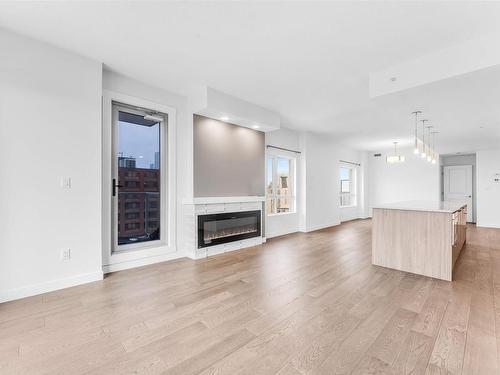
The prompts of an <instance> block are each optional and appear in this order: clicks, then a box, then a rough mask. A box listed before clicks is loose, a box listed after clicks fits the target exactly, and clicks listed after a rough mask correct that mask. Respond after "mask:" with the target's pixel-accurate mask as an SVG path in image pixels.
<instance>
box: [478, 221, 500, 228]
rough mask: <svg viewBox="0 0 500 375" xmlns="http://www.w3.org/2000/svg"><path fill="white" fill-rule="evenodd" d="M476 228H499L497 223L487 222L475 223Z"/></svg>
mask: <svg viewBox="0 0 500 375" xmlns="http://www.w3.org/2000/svg"><path fill="white" fill-rule="evenodd" d="M476 227H481V228H500V226H499V225H498V224H497V223H488V222H477V223H476Z"/></svg>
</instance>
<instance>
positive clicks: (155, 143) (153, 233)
mask: <svg viewBox="0 0 500 375" xmlns="http://www.w3.org/2000/svg"><path fill="white" fill-rule="evenodd" d="M116 126H117V128H116V132H117V146H116V149H117V155H116V162H117V165H118V185H119V189H118V223H117V227H118V228H117V229H118V245H125V244H130V243H138V242H146V241H153V240H158V239H160V207H161V206H160V181H161V176H160V123H159V122H157V121H150V120H145V119H144V116H141V115H137V114H135V113H129V112H126V111H119V112H118V122H117V124H116Z"/></svg>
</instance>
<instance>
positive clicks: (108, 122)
mask: <svg viewBox="0 0 500 375" xmlns="http://www.w3.org/2000/svg"><path fill="white" fill-rule="evenodd" d="M113 101H115V102H119V103H123V104H128V105H131V106H136V107H141V108H147V109H151V110H154V111H158V112H161V113H164V114H166V115H167V116H168V124H167V134H166V138H167V155H166V156H167V163H168V165H167V173H168V177H167V183H166V184H163V186H164V188H166V192H165V193H164V196H166V202H165V203H166V205H167V206H166V213H167V217H166V221H167V225H166V227H167V233H166V234H165V236H164V238H165V239H164V241H165V243H164V244H162V245H161V246H155V247H145V248H142V249H136V250H131V251H122V252H112V248H113V246H112V235H111V233H112V231H111V215H112V210H111V204H112V198H111V184H112V177H111V175H112V174H111V171H112V169H111V168H112V153H111V147H112V102H113ZM176 122H177V111H176V109H175V108H173V107H169V106H165V105H163V104H158V103H155V102H152V101H149V100H145V99H141V98H137V97H133V96H129V95H125V94H122V93H119V92H114V91H109V90H103V103H102V202H103V204H102V264H103V269H106V270H109V269H111V268H113V266H114V265H117V267H120V264H132V265H133V264H140V263H141V259H144V261H146V262H147V261H150V260H151V259H150V258H154V259H159V260H157V261H163V259H165V258H167V257H175V256H177V257H179V254H178V253H177V247H176V231H177V229H176V220H175V219H176V212H177V199H176V196H177V193H176V181H177V174H176V140H177V137H176V129H177V127H176ZM152 245H153V244H152ZM174 254H175V256H174ZM162 256H163V257H162ZM129 268H130V267H129Z"/></svg>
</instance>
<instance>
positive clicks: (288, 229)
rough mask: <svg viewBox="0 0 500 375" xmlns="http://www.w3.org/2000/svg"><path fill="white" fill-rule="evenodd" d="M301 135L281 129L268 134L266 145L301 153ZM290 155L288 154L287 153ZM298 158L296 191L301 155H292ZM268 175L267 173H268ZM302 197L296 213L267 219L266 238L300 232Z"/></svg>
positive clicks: (298, 201)
mask: <svg viewBox="0 0 500 375" xmlns="http://www.w3.org/2000/svg"><path fill="white" fill-rule="evenodd" d="M299 138H300V135H299V133H298V132H296V131H294V130H290V129H287V128H283V127H282V128H281V129H279V130H275V131H271V132H267V133H266V145H272V146H277V147H282V148H286V149H289V150H295V151H300V139H299ZM287 155H288V153H287ZM290 155H291V156H294V157H295V158H296V163H295V171H296V178H295V180H296V185H297V186H296V189H298V190H300V186H299V183H300V179H301V157H302V155H301V154H294V153H290ZM266 173H267V172H266ZM300 207H301V205H300V196H297V202H296V210H295V212H294V213H286V214H279V215H271V216H267V217H266V219H265V220H266V233H265V235H266V237H267V238H271V237H276V236H281V235H283V234H288V233H293V232H297V231H299V215H300V213H299V212H300Z"/></svg>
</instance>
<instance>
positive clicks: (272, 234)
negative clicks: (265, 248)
mask: <svg viewBox="0 0 500 375" xmlns="http://www.w3.org/2000/svg"><path fill="white" fill-rule="evenodd" d="M297 232H298V231H297V230H293V229H292V230H283V231H278V232H274V233H267V235H266V236H267V237H266V238H274V237H280V236H286V235H287V234H292V233H297Z"/></svg>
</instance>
